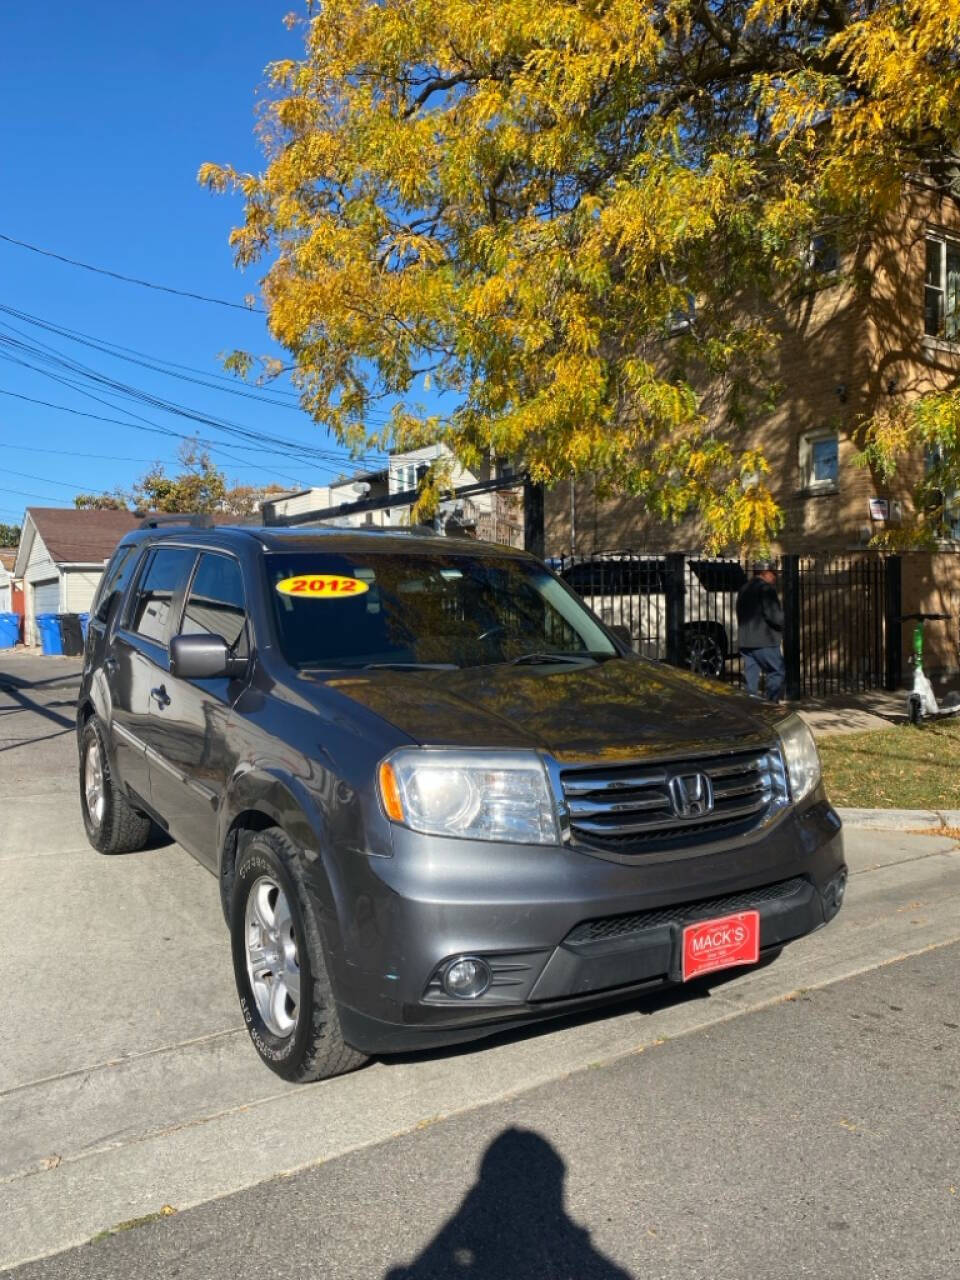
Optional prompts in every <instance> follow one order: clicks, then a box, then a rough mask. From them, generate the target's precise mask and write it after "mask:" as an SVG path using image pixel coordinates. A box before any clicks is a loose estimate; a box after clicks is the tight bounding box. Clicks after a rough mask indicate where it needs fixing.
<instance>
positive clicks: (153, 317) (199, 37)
mask: <svg viewBox="0 0 960 1280" xmlns="http://www.w3.org/2000/svg"><path fill="white" fill-rule="evenodd" d="M293 7H295V0H229V2H228V0H202V2H201V3H198V2H197V0H190V3H187V0H166V2H165V3H164V4H162V5H161V4H152V5H131V4H129V3H120V0H84V2H83V3H82V4H78V3H76V0H72V2H71V3H67V2H66V0H48V3H46V4H43V5H39V4H33V5H28V4H7V5H4V6H3V16H2V17H0V118H2V119H3V120H4V130H3V135H2V140H0V233H2V234H4V235H7V236H12V237H15V238H17V239H19V240H23V241H27V242H29V243H31V244H34V245H39V246H41V247H43V248H46V249H51V250H54V251H55V252H57V253H60V254H63V255H65V256H68V257H71V258H75V259H79V260H82V261H84V262H89V263H93V264H96V265H98V266H103V267H106V268H109V269H111V270H113V271H117V272H121V273H124V274H127V275H131V276H137V277H140V278H143V279H146V280H152V281H157V282H159V283H162V284H167V285H170V286H173V287H176V288H180V289H185V290H190V291H192V292H196V293H202V294H209V295H211V296H214V297H218V298H224V299H234V300H236V301H242V299H243V297H244V295H245V294H246V293H248V292H253V291H254V290H255V287H256V275H255V274H252V275H250V274H248V275H243V274H241V273H240V272H238V271H237V270H236V269H235V268H234V266H233V263H232V259H231V254H230V249H229V247H228V245H227V236H228V233H229V230H230V228H231V226H232V225H233V224H234V222H235V221H237V220H238V218H239V205H238V203H237V202H236V201H234V200H232V199H230V198H226V197H222V196H220V197H217V196H212V195H210V194H209V193H208V192H207V191H205V190H203V189H201V188H200V187H199V186H198V185H197V182H196V173H197V169H198V167H199V166H200V164H201V163H202V162H203V161H206V160H215V161H230V162H232V163H233V164H235V165H237V166H238V167H240V168H251V167H257V166H258V164H259V160H260V157H259V152H258V149H257V144H256V140H255V138H254V136H253V123H254V105H255V101H256V90H257V88H258V86H259V85H260V83H261V80H262V72H263V68H264V67H265V66H266V64H267V63H268V62H270V61H272V60H273V59H274V58H278V57H284V56H291V55H292V56H296V55H297V54H298V53H299V50H300V39H301V37H300V35H299V33H298V32H297V31H296V30H294V31H293V32H290V31H288V30H287V29H286V28H285V26H284V25H283V21H282V19H283V17H284V15H285V13H287V12H288V11H289V10H290V9H291V8H293ZM0 306H3V307H8V308H13V309H15V310H16V311H18V312H21V313H26V314H28V315H30V316H33V317H38V318H40V319H42V320H44V321H47V322H52V323H54V324H56V325H58V326H60V327H62V328H67V329H70V330H72V331H75V332H80V333H83V334H85V335H90V336H92V337H93V338H95V339H97V340H99V341H105V342H106V343H108V344H115V345H122V346H124V347H127V348H132V349H135V350H137V351H140V352H143V353H147V354H149V355H150V356H151V357H153V356H156V357H160V358H161V359H163V360H164V361H174V362H177V363H179V364H182V365H188V366H191V367H193V368H195V369H198V370H202V371H209V373H210V374H212V375H218V374H220V373H221V370H220V366H219V363H218V360H217V357H218V353H220V352H222V351H225V350H230V349H232V348H234V347H241V348H244V349H249V350H253V351H256V352H264V351H267V350H269V349H270V347H269V343H268V340H267V337H266V330H265V326H264V317H263V316H262V315H256V314H250V313H245V312H242V311H237V310H230V309H228V308H225V307H219V306H211V305H207V304H203V303H199V302H193V301H190V300H188V299H186V298H179V297H173V296H170V295H167V294H164V293H161V292H156V291H153V290H149V289H144V288H139V287H136V286H134V285H128V284H122V283H120V282H118V281H113V280H111V279H109V278H107V277H105V276H101V275H95V274H91V273H90V272H88V271H83V270H80V269H77V268H74V267H70V266H66V265H63V264H61V263H59V262H55V261H52V260H49V259H47V258H43V257H40V256H38V255H36V254H33V253H30V252H27V251H26V250H24V249H21V248H18V247H16V246H14V245H11V244H8V243H6V242H4V241H0ZM12 329H17V330H19V331H20V333H19V334H18V333H12V332H11V330H12ZM21 335H26V339H27V340H28V341H30V342H31V343H37V342H44V343H46V344H47V345H48V347H53V348H55V349H56V352H57V353H62V354H64V355H66V356H68V357H70V358H71V359H73V360H77V361H80V362H81V363H83V364H84V365H86V366H88V367H90V368H93V369H95V370H96V371H97V372H98V373H103V374H107V375H109V376H110V377H113V378H118V379H120V380H121V381H124V382H126V383H128V384H130V385H133V386H135V387H137V388H138V389H141V390H144V391H146V392H148V393H150V394H151V395H155V396H159V397H162V398H163V399H165V400H173V401H176V402H177V403H179V404H181V405H185V406H187V407H189V408H190V409H195V410H198V411H200V412H202V413H205V414H212V415H214V416H217V417H220V418H226V419H229V420H230V421H231V422H233V423H237V424H240V425H241V426H244V427H247V428H249V429H252V430H254V431H257V432H269V433H272V434H274V435H277V436H282V437H283V438H284V440H294V441H298V442H303V443H306V444H309V445H312V446H315V447H320V448H323V449H326V450H329V451H330V452H331V453H332V454H335V455H343V451H342V450H340V449H339V448H338V446H336V444H335V443H334V442H333V441H332V440H331V439H330V437H329V436H328V435H327V434H326V433H325V432H323V431H322V430H321V429H320V428H318V427H316V426H315V425H314V424H313V423H311V422H310V420H309V419H308V418H307V417H306V416H305V415H304V414H303V413H301V412H300V411H299V410H298V409H296V407H295V406H294V407H291V405H292V404H293V402H292V401H280V402H278V403H275V404H264V403H260V402H258V401H254V400H246V399H243V398H241V397H237V396H233V395H230V394H228V393H221V392H219V391H214V390H208V389H206V388H204V387H200V386H196V385H193V384H190V383H187V382H182V381H179V380H176V379H173V378H168V377H166V376H163V375H161V374H159V373H156V372H154V371H151V370H148V369H144V368H142V367H139V366H137V365H133V364H129V363H126V362H123V361H121V360H119V359H116V358H115V357H113V356H111V355H107V354H104V353H102V352H100V351H98V350H92V349H89V348H84V347H83V346H79V345H75V344H74V343H72V342H70V341H69V340H67V339H65V338H64V337H62V336H60V335H56V334H51V333H50V332H48V331H47V332H44V331H41V330H39V329H37V328H35V327H34V326H32V325H30V324H29V323H26V322H24V321H22V320H20V319H16V318H13V317H11V316H10V315H9V313H8V312H0V391H2V392H8V393H9V392H15V393H17V394H18V395H21V396H27V397H32V398H34V399H40V400H45V401H48V402H52V403H54V404H57V405H64V406H68V407H70V408H72V409H76V410H82V411H84V412H86V413H95V414H100V415H103V416H105V417H113V418H118V419H124V420H125V421H126V420H127V419H128V416H129V414H130V413H131V412H135V413H138V414H139V415H140V416H141V418H142V419H145V420H146V422H147V423H149V424H151V425H154V426H160V427H163V428H169V429H172V430H176V431H181V432H184V433H189V432H191V431H192V430H194V429H196V430H199V431H200V432H201V433H202V434H203V435H204V436H205V437H207V438H209V439H211V440H213V439H222V441H223V447H224V449H225V450H226V451H227V453H229V454H230V455H232V457H227V456H225V454H224V453H223V452H218V453H215V454H214V457H215V460H216V461H217V463H218V465H221V466H222V467H223V468H224V470H225V471H226V472H227V475H228V477H229V478H230V479H231V480H236V481H238V482H241V483H247V484H251V483H262V482H268V481H272V480H276V481H278V482H279V483H282V484H289V485H290V486H291V487H292V485H293V483H294V482H297V483H301V484H310V483H314V484H322V483H323V482H324V481H326V480H329V479H330V478H331V476H332V475H335V474H337V473H339V472H340V471H344V470H347V471H349V470H351V469H352V468H351V464H350V462H349V460H348V459H347V458H346V456H345V455H343V456H342V458H339V457H334V458H330V459H326V460H325V461H326V463H327V465H326V466H323V465H321V464H319V463H317V464H316V465H314V464H311V463H308V462H305V461H303V460H296V459H293V458H291V457H290V456H289V455H287V456H278V455H277V454H275V453H267V452H254V451H248V450H246V449H239V448H238V447H237V445H236V443H234V444H231V443H230V441H229V440H228V439H227V438H226V437H225V436H223V435H222V434H221V433H218V432H216V431H214V430H212V429H210V428H207V427H196V425H195V424H192V423H191V422H189V421H185V420H184V419H182V418H179V417H176V416H173V415H170V414H167V413H164V412H162V411H160V410H158V409H155V408H153V407H145V406H142V405H140V406H134V405H130V404H129V402H124V401H123V400H120V399H116V398H115V397H114V396H112V394H111V392H110V391H101V390H98V389H97V388H93V391H94V393H95V394H98V395H101V396H102V397H103V398H104V399H110V400H112V404H111V405H109V406H107V405H104V404H97V403H95V402H93V401H92V400H90V399H89V398H88V397H86V396H84V395H83V394H82V393H81V392H80V391H79V390H77V389H76V388H73V387H66V386H63V385H62V384H60V383H57V382H54V381H52V380H50V379H49V377H47V376H45V375H44V374H43V373H42V372H39V371H36V370H33V369H27V368H23V367H22V366H20V365H17V364H13V363H10V360H9V359H8V358H3V357H4V356H7V357H9V356H13V357H14V358H15V359H26V360H28V361H30V362H31V363H36V360H35V358H34V357H32V356H29V355H24V354H23V352H22V351H17V350H12V349H11V347H10V346H9V343H4V342H3V339H4V338H7V339H9V338H11V337H12V338H13V339H14V340H16V341H21ZM60 374H61V375H62V369H61V370H60ZM70 376H71V377H74V375H70ZM191 376H192V375H191ZM86 385H87V386H88V388H89V383H87V384H86ZM234 385H236V384H234ZM124 406H126V407H124ZM140 425H141V426H142V425H145V423H143V422H141V424H140ZM176 447H177V441H176V440H174V439H167V438H165V437H163V436H161V435H157V434H154V433H150V432H147V431H142V430H137V429H136V428H135V427H134V426H132V425H129V426H119V425H115V424H110V423H106V422H99V421H96V420H94V419H92V418H82V417H76V416H73V415H71V414H70V413H67V412H63V411H60V410H57V409H51V408H46V407H43V406H40V405H37V404H33V403H29V402H28V401H26V400H20V399H16V398H14V397H13V396H11V395H9V394H6V395H0V521H11V520H16V519H17V518H18V517H19V516H20V515H21V514H22V511H23V508H24V506H26V505H33V506H61V505H63V506H67V505H70V504H71V502H72V496H73V493H74V492H75V491H76V490H80V491H91V490H92V491H100V490H109V489H113V488H115V487H116V486H117V485H123V486H127V485H129V483H130V482H131V481H132V480H133V479H134V478H135V477H136V476H137V475H139V474H142V473H143V471H145V470H146V468H147V466H148V465H149V463H150V462H151V461H153V460H161V461H164V462H167V463H171V462H173V461H174V459H175V453H176ZM100 455H103V456H100Z"/></svg>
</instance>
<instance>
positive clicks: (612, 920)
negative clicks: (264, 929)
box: [331, 793, 845, 1053]
mask: <svg viewBox="0 0 960 1280" xmlns="http://www.w3.org/2000/svg"><path fill="white" fill-rule="evenodd" d="M399 836H400V838H399V839H398V842H397V845H398V847H397V849H396V852H395V855H394V857H392V858H388V859H378V858H371V859H365V860H364V866H363V869H362V871H359V870H358V874H359V877H360V879H362V880H363V884H358V885H355V886H354V887H353V889H354V891H353V892H352V893H351V894H350V895H349V896H350V898H351V899H352V901H353V902H354V904H355V905H356V904H360V910H359V911H357V910H355V911H354V916H353V919H352V920H351V919H345V918H344V913H343V911H342V910H340V911H338V913H337V914H338V916H339V917H340V919H339V921H338V932H339V935H340V936H339V938H338V945H337V946H336V947H334V948H331V962H332V965H333V968H334V975H333V976H334V983H335V988H336V991H337V995H338V1001H339V1006H340V1015H341V1022H342V1025H343V1031H344V1035H345V1037H346V1039H347V1040H348V1041H349V1042H350V1043H352V1044H354V1045H355V1046H356V1047H357V1048H358V1049H363V1050H365V1051H367V1052H370V1053H388V1052H400V1051H405V1050H409V1049H415V1048H427V1047H430V1046H438V1045H443V1044H452V1043H456V1042H458V1041H464V1040H470V1039H474V1038H479V1037H482V1036H486V1035H491V1034H494V1033H495V1032H496V1031H498V1030H501V1029H503V1028H505V1027H509V1026H512V1025H517V1024H518V1023H523V1022H527V1021H534V1020H537V1019H540V1018H544V1017H550V1016H557V1015H559V1014H563V1013H566V1012H568V1011H571V1010H575V1009H578V1008H581V1007H585V1006H589V1005H592V1004H597V1003H603V1002H606V1001H610V1000H615V999H619V998H622V997H624V996H629V995H632V994H634V993H636V992H639V991H645V990H650V989H653V988H657V987H661V986H666V985H669V984H671V983H674V982H677V981H679V980H680V950H681V939H682V933H683V928H684V926H685V925H686V924H688V923H690V922H691V921H693V920H704V919H711V918H715V917H719V916H722V915H727V914H731V913H733V912H734V911H744V910H752V909H756V910H757V911H758V912H759V915H760V948H761V955H762V954H763V953H764V952H766V953H767V954H770V953H771V952H774V951H776V950H778V949H779V948H780V947H781V946H783V945H784V943H787V942H790V941H792V940H793V939H795V938H799V937H802V936H803V935H805V934H807V933H810V932H812V931H813V930H814V929H818V928H820V927H821V926H822V925H823V924H825V923H826V922H827V921H828V920H829V919H831V918H832V916H833V915H835V914H836V911H837V910H838V909H839V898H841V897H842V887H841V888H840V893H839V894H838V893H837V888H838V886H842V880H843V878H844V877H845V868H844V864H843V845H842V835H841V833H840V820H839V818H838V817H837V815H836V813H835V812H834V811H833V809H832V808H831V807H830V805H829V804H828V803H827V801H826V799H825V798H824V797H823V796H822V793H821V794H820V795H818V796H815V797H814V799H813V801H812V802H811V803H810V804H808V805H807V807H806V808H804V809H803V810H801V811H799V812H798V811H789V812H787V813H785V814H784V815H783V816H782V817H781V818H780V819H779V820H778V821H777V822H775V823H773V824H771V826H769V827H768V828H766V829H764V830H762V831H759V832H757V833H755V834H754V835H753V837H752V838H751V839H749V840H745V841H741V842H738V843H736V844H734V845H732V846H727V847H714V848H712V849H710V850H704V849H702V848H701V849H697V850H696V851H695V852H690V853H685V854H681V855H678V854H671V855H669V856H664V857H658V856H651V857H646V858H638V859H637V860H636V862H634V863H632V864H630V865H625V864H624V863H623V862H622V861H618V862H611V861H608V860H606V859H604V858H602V857H595V856H592V855H590V854H588V853H585V852H584V851H582V850H577V849H573V848H571V847H565V848H562V849H553V848H542V847H534V846H498V845H489V844H487V845H484V844H480V843H473V842H468V841H444V840H439V839H435V838H424V837H420V836H416V835H414V834H413V833H412V832H406V831H402V832H399ZM354 867H355V869H358V864H357V863H356V862H355V863H354ZM346 887H347V886H346V885H341V886H340V888H341V890H346ZM357 890H359V892H357ZM343 896H344V895H343V893H337V894H336V897H337V898H338V899H339V900H340V902H341V903H342V902H343ZM458 955H472V956H480V957H482V958H483V959H484V960H485V961H486V962H487V964H488V965H489V966H490V969H491V971H492V974H493V980H492V982H491V985H490V986H489V988H488V990H487V991H486V992H485V993H484V994H483V995H481V996H480V997H478V998H476V999H474V1000H463V999H458V998H457V997H454V996H448V995H446V994H445V993H444V991H443V988H442V986H441V984H440V982H439V980H438V972H439V970H440V968H441V967H442V965H443V964H444V963H445V962H446V961H448V960H449V959H451V958H452V957H455V956H458Z"/></svg>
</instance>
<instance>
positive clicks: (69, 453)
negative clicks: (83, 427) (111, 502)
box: [0, 440, 253, 466]
mask: <svg viewBox="0 0 960 1280" xmlns="http://www.w3.org/2000/svg"><path fill="white" fill-rule="evenodd" d="M0 449H12V450H13V451H14V452H15V453H49V454H53V455H56V457H58V458H93V459H95V460H96V461H97V462H142V463H146V464H147V465H150V466H152V465H153V464H154V463H156V462H159V463H160V464H161V465H163V466H172V465H173V464H174V463H175V462H177V459H176V458H131V457H128V456H126V455H123V454H118V453H86V452H82V453H81V452H80V451H79V450H73V449H41V448H39V447H38V446H37V445H32V444H7V442H6V441H5V440H0ZM250 465H251V466H252V465H253V464H252V463H251V464H250Z"/></svg>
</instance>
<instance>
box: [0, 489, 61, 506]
mask: <svg viewBox="0 0 960 1280" xmlns="http://www.w3.org/2000/svg"><path fill="white" fill-rule="evenodd" d="M0 493H13V494H16V496H17V497H18V498H37V499H39V501H40V502H52V503H54V505H56V502H57V499H56V498H51V497H50V494H49V493H27V492H26V490H24V489H2V488H0ZM60 505H61V506H65V505H66V504H65V503H62V502H61V503H60Z"/></svg>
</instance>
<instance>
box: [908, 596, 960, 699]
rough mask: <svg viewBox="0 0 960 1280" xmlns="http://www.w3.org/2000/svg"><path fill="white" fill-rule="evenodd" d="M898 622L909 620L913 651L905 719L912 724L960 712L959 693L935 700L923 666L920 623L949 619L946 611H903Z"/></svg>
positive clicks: (921, 625) (921, 626) (947, 620)
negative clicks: (911, 624) (911, 686)
mask: <svg viewBox="0 0 960 1280" xmlns="http://www.w3.org/2000/svg"><path fill="white" fill-rule="evenodd" d="M900 621H901V622H912V623H913V624H914V627H913V653H912V654H911V655H910V662H911V664H912V666H913V688H912V689H911V690H910V692H909V693H908V694H907V719H908V720H909V721H910V723H911V724H919V723H920V721H921V720H925V719H928V718H930V717H933V716H955V715H956V714H957V713H958V712H960V693H948V694H947V696H946V698H944V700H943V704H942V705H941V704H940V703H938V702H937V699H936V695H935V694H934V692H933V685H932V684H931V683H930V681H929V679H928V678H927V674H926V672H925V671H924V669H923V624H924V623H925V622H949V621H950V614H949V613H905V614H904V615H903V617H902V618H901V619H900Z"/></svg>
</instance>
